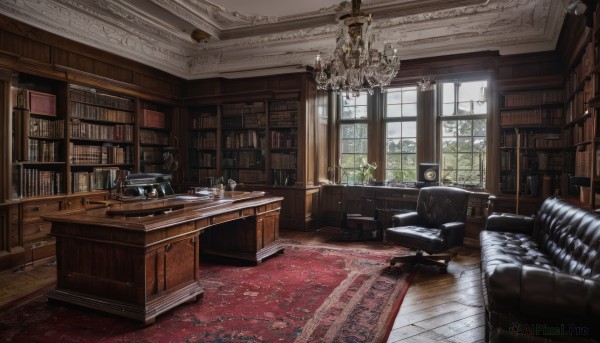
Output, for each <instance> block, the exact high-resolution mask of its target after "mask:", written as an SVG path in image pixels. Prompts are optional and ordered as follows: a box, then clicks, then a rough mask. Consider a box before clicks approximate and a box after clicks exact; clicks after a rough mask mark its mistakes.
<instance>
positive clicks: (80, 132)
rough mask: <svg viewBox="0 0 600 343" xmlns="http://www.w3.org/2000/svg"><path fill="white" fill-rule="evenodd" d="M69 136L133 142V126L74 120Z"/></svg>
mask: <svg viewBox="0 0 600 343" xmlns="http://www.w3.org/2000/svg"><path fill="white" fill-rule="evenodd" d="M71 137H72V138H84V139H94V140H103V141H119V142H133V126H132V125H128V124H117V125H102V124H96V123H88V122H83V121H80V120H74V121H73V122H72V123H71Z"/></svg>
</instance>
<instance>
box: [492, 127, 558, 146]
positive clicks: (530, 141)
mask: <svg viewBox="0 0 600 343" xmlns="http://www.w3.org/2000/svg"><path fill="white" fill-rule="evenodd" d="M500 139H501V141H500V145H501V146H502V147H505V148H514V147H516V146H517V135H516V133H514V132H503V133H502V136H501V137H500ZM520 140H521V141H520V142H519V143H520V144H519V146H520V147H522V148H562V147H563V142H562V139H561V135H560V133H539V132H535V131H523V132H522V133H521V134H520Z"/></svg>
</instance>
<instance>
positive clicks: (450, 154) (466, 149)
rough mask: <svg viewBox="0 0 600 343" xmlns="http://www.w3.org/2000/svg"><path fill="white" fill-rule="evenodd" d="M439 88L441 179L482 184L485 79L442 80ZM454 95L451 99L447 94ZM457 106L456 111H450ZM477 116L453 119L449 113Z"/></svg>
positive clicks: (484, 165) (485, 109) (465, 183)
mask: <svg viewBox="0 0 600 343" xmlns="http://www.w3.org/2000/svg"><path fill="white" fill-rule="evenodd" d="M441 88H442V91H443V92H444V94H443V103H442V115H446V116H448V117H445V118H444V119H443V121H442V123H441V125H442V141H441V151H442V162H441V166H440V167H441V169H442V171H441V175H442V176H441V178H442V180H443V181H445V182H452V183H455V184H459V185H474V186H480V187H485V179H484V176H485V167H486V163H485V161H486V150H487V137H486V136H487V119H486V118H485V117H486V115H487V113H488V110H487V99H486V95H485V93H486V89H487V81H474V82H456V83H454V82H453V83H450V82H449V83H444V84H443V87H441ZM455 94H456V95H457V99H453V98H451V97H450V95H452V96H453V95H455ZM455 108H458V113H452V112H453V111H454V109H455ZM452 114H459V115H479V117H476V118H475V119H469V120H454V119H452V117H451V116H450V115H452Z"/></svg>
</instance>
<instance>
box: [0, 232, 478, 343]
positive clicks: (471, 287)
mask: <svg viewBox="0 0 600 343" xmlns="http://www.w3.org/2000/svg"><path fill="white" fill-rule="evenodd" d="M340 233H341V230H339V229H337V228H331V227H328V228H322V229H319V230H317V231H311V232H296V231H282V232H281V237H282V238H285V239H292V240H299V241H303V242H307V243H318V244H333V245H336V246H340V245H341V246H348V247H364V248H371V249H383V248H386V249H389V245H390V244H391V243H382V242H373V241H371V242H352V243H346V242H339V241H337V242H335V240H334V242H333V243H332V240H331V239H330V238H331V236H332V235H338V234H340ZM451 252H452V253H453V255H455V256H453V259H452V261H451V262H450V265H449V267H448V273H447V274H439V273H438V272H437V270H435V269H427V268H426V267H424V268H420V269H416V270H415V272H416V275H415V278H414V279H413V282H412V283H411V286H410V288H409V290H408V293H407V294H406V297H405V298H404V302H403V303H402V306H401V307H400V313H399V314H398V316H397V317H396V320H395V323H394V326H393V329H392V331H391V333H390V337H389V340H388V343H392V342H411V343H412V342H415V343H418V342H460V343H469V342H483V340H484V314H483V313H484V309H483V301H482V293H481V282H480V271H479V260H480V255H479V249H476V248H469V247H461V248H457V249H453V250H452V251H451ZM55 275H56V272H55V268H54V265H52V264H51V263H50V264H48V263H43V264H40V265H38V266H36V267H35V268H29V269H28V270H27V271H21V272H18V273H14V272H12V271H4V272H2V273H0V312H2V311H3V310H8V308H7V306H4V308H3V306H2V305H3V304H4V305H6V303H7V302H10V301H11V300H14V299H21V298H25V299H26V298H27V294H30V293H31V292H32V291H34V289H33V288H36V287H37V288H40V287H41V286H43V285H48V284H52V283H53V282H54V281H55V280H56V276H55ZM34 285H35V286H34ZM25 299H24V300H25ZM25 302H26V300H25Z"/></svg>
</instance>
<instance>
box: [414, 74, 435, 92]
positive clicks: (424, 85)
mask: <svg viewBox="0 0 600 343" xmlns="http://www.w3.org/2000/svg"><path fill="white" fill-rule="evenodd" d="M417 85H418V86H419V88H421V92H424V91H429V90H432V89H433V86H434V85H435V80H434V79H433V77H432V76H425V77H423V79H421V80H419V81H417Z"/></svg>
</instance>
